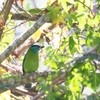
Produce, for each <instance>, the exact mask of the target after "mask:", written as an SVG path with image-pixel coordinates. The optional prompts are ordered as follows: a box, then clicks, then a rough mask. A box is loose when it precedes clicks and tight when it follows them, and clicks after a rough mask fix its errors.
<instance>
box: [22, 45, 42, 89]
mask: <svg viewBox="0 0 100 100" xmlns="http://www.w3.org/2000/svg"><path fill="white" fill-rule="evenodd" d="M43 47H44V46H39V45H32V46H31V47H30V48H29V49H28V51H27V53H26V55H25V57H24V60H23V65H22V66H23V73H31V72H35V71H36V70H37V69H38V67H39V54H38V52H39V50H40V49H41V48H43ZM25 87H26V88H31V84H26V85H25Z"/></svg>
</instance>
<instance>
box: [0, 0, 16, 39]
mask: <svg viewBox="0 0 100 100" xmlns="http://www.w3.org/2000/svg"><path fill="white" fill-rule="evenodd" d="M13 2H14V0H7V1H6V3H5V5H4V7H3V11H2V12H3V13H4V15H3V18H4V21H5V23H6V21H7V18H8V15H9V12H10V9H11V7H12V4H13ZM2 32H3V29H0V38H1V35H2Z"/></svg>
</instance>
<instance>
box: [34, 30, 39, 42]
mask: <svg viewBox="0 0 100 100" xmlns="http://www.w3.org/2000/svg"><path fill="white" fill-rule="evenodd" d="M40 36H41V30H39V29H38V30H37V31H36V32H35V33H34V34H33V39H34V41H35V42H36V41H37V40H38V39H39V38H40Z"/></svg>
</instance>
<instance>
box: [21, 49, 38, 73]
mask: <svg viewBox="0 0 100 100" xmlns="http://www.w3.org/2000/svg"><path fill="white" fill-rule="evenodd" d="M37 52H38V51H37ZM38 66H39V57H38V53H36V52H35V50H34V49H33V48H32V47H30V48H29V50H28V51H27V53H26V55H25V57H24V60H23V72H24V73H31V72H34V71H36V70H37V69H38Z"/></svg>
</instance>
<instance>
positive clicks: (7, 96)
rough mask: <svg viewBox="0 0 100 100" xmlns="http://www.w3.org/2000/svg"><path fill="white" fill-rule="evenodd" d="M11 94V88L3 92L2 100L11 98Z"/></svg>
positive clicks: (0, 98)
mask: <svg viewBox="0 0 100 100" xmlns="http://www.w3.org/2000/svg"><path fill="white" fill-rule="evenodd" d="M10 94H11V92H10V90H8V91H6V92H3V93H1V94H0V100H11V97H10Z"/></svg>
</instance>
